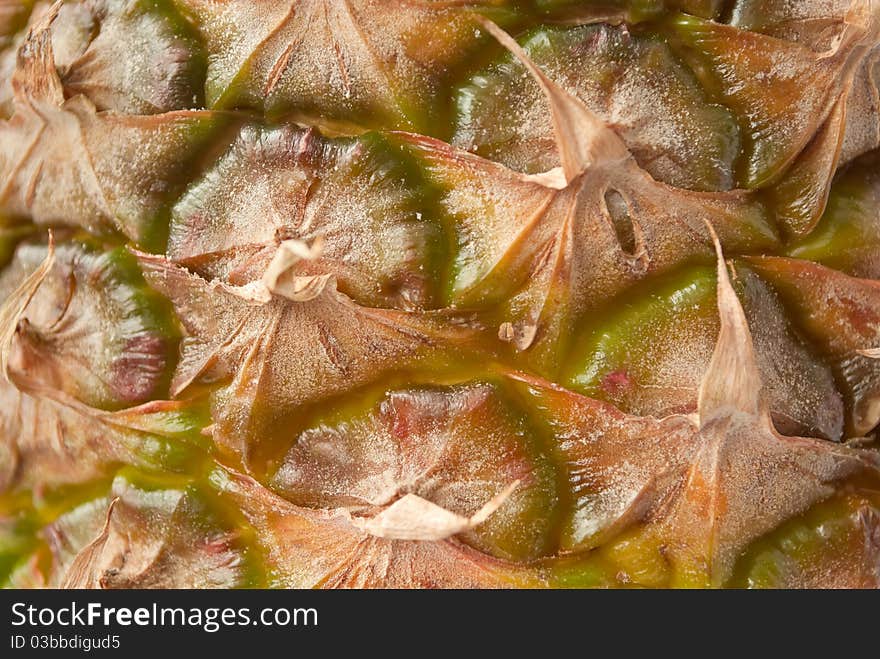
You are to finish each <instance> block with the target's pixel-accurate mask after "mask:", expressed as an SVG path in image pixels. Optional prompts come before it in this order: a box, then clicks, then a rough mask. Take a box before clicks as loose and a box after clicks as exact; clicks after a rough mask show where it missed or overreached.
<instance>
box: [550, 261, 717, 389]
mask: <svg viewBox="0 0 880 659" xmlns="http://www.w3.org/2000/svg"><path fill="white" fill-rule="evenodd" d="M715 287H716V282H715V273H714V271H713V270H712V269H711V268H692V269H687V270H685V271H683V272H677V273H673V274H671V275H668V276H665V277H663V278H660V279H657V280H653V281H651V282H648V283H647V284H646V285H645V286H643V287H642V290H640V291H637V290H633V291H631V292H628V293H626V294H625V295H622V296H620V298H619V299H618V300H616V301H615V302H616V303H615V304H613V305H610V306H611V308H610V309H609V310H608V313H606V314H595V315H594V314H591V315H590V316H589V317H588V318H586V319H584V321H583V322H582V324H581V327H580V328H579V329H578V330H577V331H576V332H575V336H576V337H577V338H576V339H575V345H574V347H573V348H572V350H571V352H570V353H569V356H568V358H567V359H565V361H564V363H565V366H564V367H563V369H562V376H561V381H562V383H563V384H564V385H565V386H567V387H569V388H570V389H573V390H574V391H578V392H580V393H583V394H585V395H588V396H591V397H593V398H599V399H603V400H613V399H614V393H615V392H616V391H617V390H619V389H621V388H625V387H626V386H627V384H628V381H629V379H630V378H631V377H632V376H633V375H637V374H635V373H633V369H637V370H638V371H639V374H641V373H642V372H650V368H651V366H652V364H645V363H644V360H645V355H646V353H648V352H649V351H650V350H651V349H652V347H653V345H652V342H651V340H650V338H649V337H652V336H667V335H668V334H667V332H668V331H669V329H670V327H671V326H673V325H674V324H675V323H676V321H679V320H680V318H681V316H682V315H685V316H688V317H691V316H693V315H694V314H696V315H697V316H704V317H709V318H712V317H715V316H717V310H716V309H715ZM597 318H598V319H599V320H596V319H597Z"/></svg>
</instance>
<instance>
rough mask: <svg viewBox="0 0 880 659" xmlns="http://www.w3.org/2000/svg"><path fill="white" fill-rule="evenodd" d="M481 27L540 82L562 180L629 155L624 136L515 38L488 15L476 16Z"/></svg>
mask: <svg viewBox="0 0 880 659" xmlns="http://www.w3.org/2000/svg"><path fill="white" fill-rule="evenodd" d="M478 20H479V21H480V23H481V25H482V26H483V28H484V29H485V30H486V31H487V32H488V33H489V34H491V35H492V36H493V37H495V39H497V40H498V42H499V43H500V44H501V45H502V46H504V47H505V48H506V49H507V50H508V51H510V53H511V54H513V56H514V57H516V58H517V59H518V60H519V61H520V62H521V63H522V65H523V66H525V67H526V69H527V70H528V71H529V73H531V74H532V77H533V78H534V79H535V80H536V81H537V83H538V84H539V85H540V86H541V89H542V90H543V92H544V96H545V97H546V98H547V102H548V103H549V105H550V113H551V117H552V121H553V130H554V133H555V134H556V148H557V150H558V151H559V159H560V161H561V163H562V170H563V172H564V174H565V180H566V181H567V182H568V183H571V182H572V181H573V180H575V179H576V178H577V177H579V176H580V175H581V174H583V173H584V172H585V171H586V170H587V169H588V168H589V167H591V166H594V165H596V164H597V163H602V162H611V161H619V160H625V159H628V158H629V157H630V152H629V149H628V148H627V147H626V145H625V144H624V142H623V140H622V139H621V138H620V136H619V135H617V133H615V132H614V131H613V130H612V129H611V128H610V127H609V126H608V125H607V124H606V123H605V122H604V121H603V120H602V119H601V118H599V117H598V116H597V115H596V114H595V113H594V112H593V111H592V110H590V109H589V108H588V107H587V106H586V105H584V103H583V101H581V100H580V99H579V98H577V97H576V96H574V95H573V94H571V93H570V92H568V91H567V90H565V89H563V88H562V87H561V86H560V85H558V84H557V83H556V82H555V81H554V80H552V79H551V78H550V77H548V76H547V75H546V74H545V73H544V72H543V71H542V70H541V69H540V68H539V67H538V66H537V65H536V64H535V63H534V62H533V61H532V60H531V58H530V57H529V56H528V54H527V53H526V52H525V50H523V48H522V46H520V45H519V44H518V43H517V42H516V40H514V39H513V37H511V36H510V35H509V34H508V33H507V32H505V31H504V30H502V29H501V28H500V27H498V26H497V25H496V24H495V23H493V22H492V21H490V20H489V19H487V18H484V17H480V18H479V19H478Z"/></svg>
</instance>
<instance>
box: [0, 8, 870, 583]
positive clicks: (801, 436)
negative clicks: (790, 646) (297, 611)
mask: <svg viewBox="0 0 880 659" xmlns="http://www.w3.org/2000/svg"><path fill="white" fill-rule="evenodd" d="M878 89H880V1H878V0H816V1H808V2H788V1H782V0H779V1H771V2H757V1H752V0H737V1H736V2H727V3H724V2H716V1H708V0H651V1H648V2H645V1H644V0H639V1H638V2H636V1H632V2H630V1H629V0H602V1H601V2H600V1H599V0H596V1H595V2H594V1H592V0H471V1H468V0H405V1H402V2H395V3H390V2H384V1H382V0H256V1H255V0H226V1H224V2H220V1H218V0H65V1H63V2H56V3H54V4H53V3H49V2H45V1H36V2H35V1H27V0H0V301H2V302H3V304H2V306H0V368H2V373H0V584H5V585H11V586H20V587H39V586H51V587H58V586H63V587H90V588H92V587H94V588H131V587H140V588H143V587H149V588H162V587H197V588H208V587H215V588H234V587H254V586H256V587H294V588H311V587H322V588H363V587H380V588H381V587H395V588H396V587H417V588H423V587H451V588H509V587H584V586H600V587H621V586H622V587H626V586H647V587H657V586H659V587H664V586H667V587H668V586H688V587H694V586H695V587H723V586H738V587H741V586H749V587H790V588H795V587H866V588H876V587H880V521H878V520H880V496H878V494H877V493H878V492H880V447H878V445H877V441H878V430H877V429H878V425H880V177H878V173H877V172H878V166H877V165H878V154H880V92H878Z"/></svg>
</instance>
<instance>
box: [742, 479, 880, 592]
mask: <svg viewBox="0 0 880 659" xmlns="http://www.w3.org/2000/svg"><path fill="white" fill-rule="evenodd" d="M878 505H880V497H878V496H877V494H876V492H875V493H873V494H868V495H867V496H861V495H856V494H849V495H847V494H839V495H837V496H835V497H834V498H832V499H830V500H828V501H826V502H823V503H820V504H819V505H817V506H814V507H813V508H811V509H810V510H809V511H807V512H806V513H804V514H803V515H802V516H801V517H799V518H797V519H792V520H789V521H788V522H786V523H785V524H783V525H782V526H781V527H779V528H778V529H776V530H775V531H773V532H772V533H770V534H768V535H767V536H765V537H764V538H761V539H760V540H758V541H757V542H755V543H754V544H753V545H752V547H751V548H750V549H749V550H748V552H747V553H746V554H745V555H744V556H743V557H742V558H741V559H740V561H739V563H738V564H737V569H736V572H735V574H734V576H733V578H732V579H731V581H730V582H729V583H728V584H727V585H728V586H730V587H733V588H804V587H806V588H810V587H812V588H823V587H832V586H833V585H834V583H835V580H838V579H839V580H840V581H839V582H838V584H837V585H838V587H850V588H851V587H871V586H869V582H870V580H871V579H872V578H873V579H874V586H873V587H876V583H877V580H878V579H880V566H878V559H880V546H877V545H876V542H877V538H874V539H873V543H875V544H874V547H873V554H871V553H870V552H871V547H870V545H871V543H872V539H871V538H870V537H865V535H864V532H865V530H864V529H863V528H860V526H859V510H860V509H864V510H868V509H871V508H873V510H874V514H875V515H876V514H877V511H878V508H877V506H878ZM868 533H870V529H869V530H868ZM875 533H876V530H875ZM866 545H867V547H866ZM863 551H865V552H868V553H867V555H865V556H859V554H860V553H861V552H863ZM860 558H861V561H860ZM859 570H863V572H861V573H860V572H859ZM850 571H852V573H850ZM872 572H873V574H871V573H872ZM823 579H825V583H824V585H823ZM862 579H865V581H861V580H862Z"/></svg>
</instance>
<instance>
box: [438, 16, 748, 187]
mask: <svg viewBox="0 0 880 659" xmlns="http://www.w3.org/2000/svg"><path fill="white" fill-rule="evenodd" d="M628 25H629V27H625V26H611V25H606V24H595V25H582V26H578V27H555V26H542V27H539V28H536V29H533V30H530V31H528V32H526V33H525V34H524V35H523V36H521V37H520V38H519V39H518V41H519V42H520V43H521V44H522V46H523V49H524V50H525V51H526V53H527V54H528V56H529V57H530V58H531V59H532V61H533V62H534V63H535V64H536V65H537V66H538V67H539V68H541V69H542V70H543V71H544V72H545V73H546V74H548V75H549V76H550V77H551V78H552V79H554V80H555V81H556V82H558V83H559V84H562V85H563V86H565V87H566V88H568V89H570V90H571V91H572V92H573V93H575V94H576V95H577V96H578V97H579V98H581V99H582V100H583V101H584V102H585V103H586V104H587V105H588V106H589V107H591V109H593V110H594V111H595V112H597V113H599V114H600V116H602V118H603V119H605V120H606V121H607V122H609V124H612V125H614V126H615V128H616V129H617V131H618V133H619V134H620V136H621V137H622V138H623V139H624V141H625V142H626V143H627V145H628V146H629V148H630V150H631V151H632V152H633V154H634V156H635V158H636V160H637V161H639V163H640V164H641V165H642V166H643V167H644V168H645V169H647V170H648V171H649V172H650V173H651V175H652V176H653V177H654V178H655V179H658V180H662V181H665V182H667V183H671V184H673V185H677V186H680V187H683V188H691V189H696V190H728V189H731V188H732V187H734V185H733V184H734V180H733V174H734V171H733V170H734V167H735V161H736V159H737V158H738V157H739V147H740V140H739V128H738V125H737V122H736V120H735V118H734V116H733V115H732V113H731V112H729V111H728V110H727V109H725V108H724V107H722V106H721V105H719V104H713V103H712V102H711V100H710V99H708V98H707V97H706V96H705V93H704V92H703V90H702V89H701V88H700V85H699V82H698V78H697V77H696V76H695V75H694V74H693V72H691V71H690V70H689V69H688V68H687V67H686V66H685V65H684V64H683V63H682V61H680V59H679V58H678V57H677V56H676V54H675V53H674V52H673V51H672V50H671V49H670V47H669V45H668V44H667V43H666V41H665V39H664V38H663V37H662V36H660V35H658V34H657V33H656V31H655V30H653V28H652V27H650V26H647V27H646V26H639V25H632V24H628ZM453 119H454V122H455V130H454V133H453V135H452V140H451V141H452V143H453V144H455V145H456V146H459V147H461V148H464V149H467V150H470V151H473V152H475V153H477V154H479V155H481V156H483V157H485V158H487V159H489V160H494V161H498V162H501V163H502V164H504V165H507V166H509V167H511V168H512V169H515V170H517V171H522V172H525V173H528V174H535V173H539V172H542V171H547V170H549V169H551V168H552V167H554V166H556V165H557V164H558V155H557V153H556V148H555V145H554V144H553V131H552V127H551V125H550V121H549V114H548V112H547V107H546V103H545V100H544V97H543V95H542V94H541V92H540V91H539V88H538V86H537V84H536V83H535V82H534V81H533V80H531V79H529V78H528V77H527V74H526V73H525V70H524V69H523V68H522V65H521V64H520V63H519V62H518V61H517V60H516V59H515V58H514V57H513V56H512V55H510V54H502V55H500V57H498V58H496V59H495V60H494V61H492V62H489V63H487V64H486V65H485V66H484V67H483V68H481V69H479V70H476V71H475V73H473V74H472V76H471V77H470V78H468V79H466V80H465V81H464V82H463V83H462V84H460V85H459V86H458V87H457V88H456V89H455V91H454V117H453Z"/></svg>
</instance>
